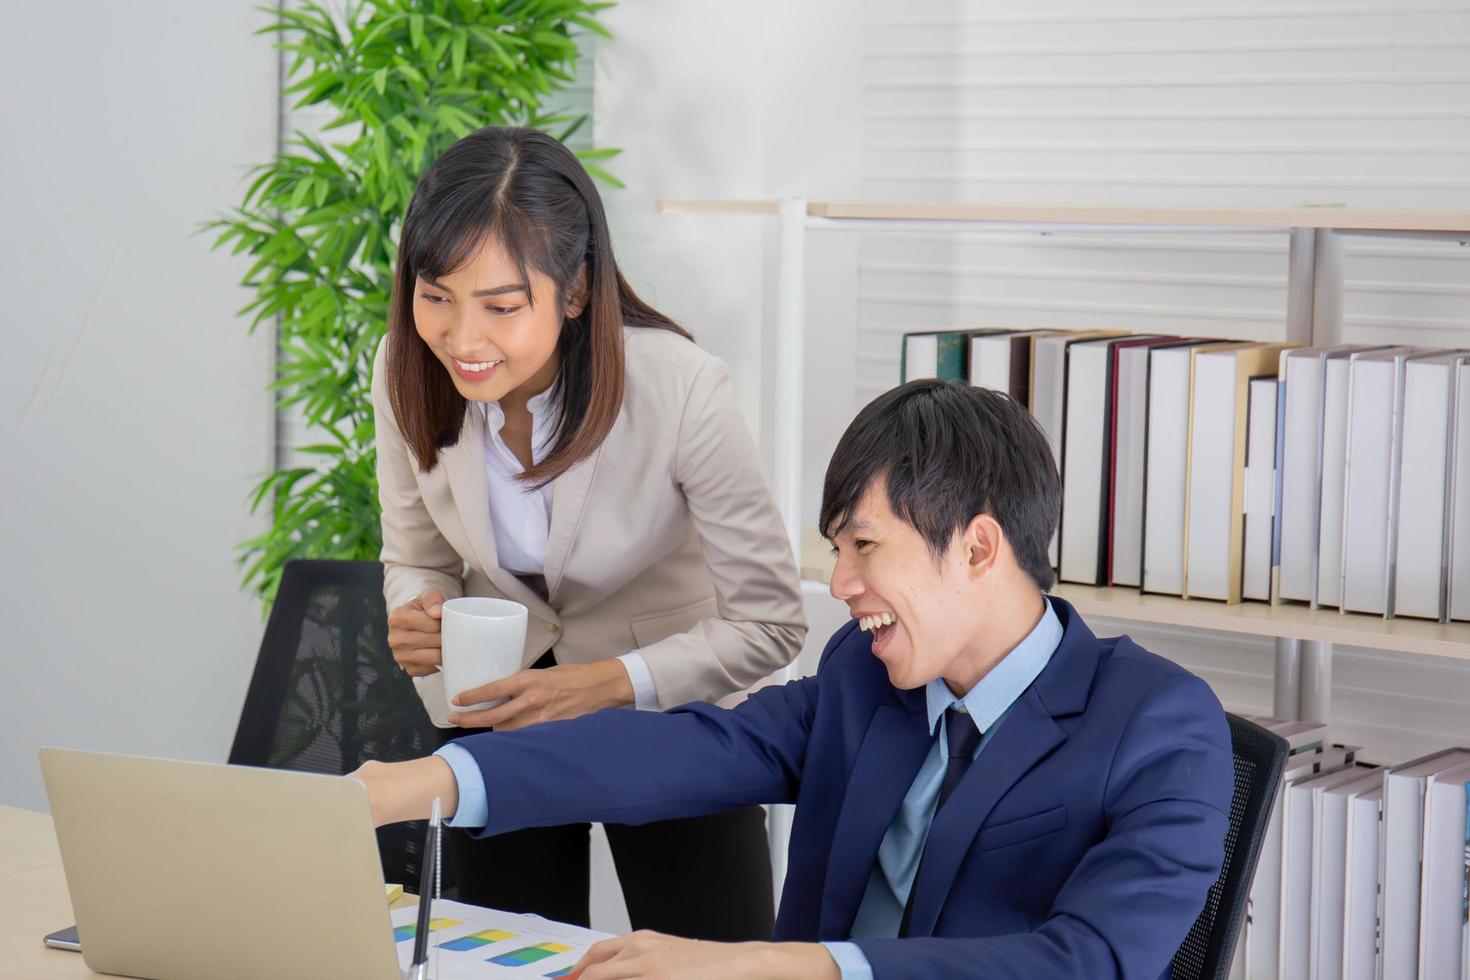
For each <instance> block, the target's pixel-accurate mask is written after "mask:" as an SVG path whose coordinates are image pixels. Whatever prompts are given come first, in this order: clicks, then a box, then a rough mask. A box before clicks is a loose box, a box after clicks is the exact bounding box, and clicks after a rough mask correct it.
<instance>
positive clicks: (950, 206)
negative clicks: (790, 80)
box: [658, 198, 1470, 234]
mask: <svg viewBox="0 0 1470 980" xmlns="http://www.w3.org/2000/svg"><path fill="white" fill-rule="evenodd" d="M777 208H778V202H777V201H775V200H768V199H750V200H741V199H713V198H712V199H696V198H662V199H660V200H659V202H658V209H659V211H661V212H664V213H670V214H674V213H677V214H765V215H771V214H775V213H776V212H777ZM807 214H808V215H810V216H812V217H815V218H831V219H836V220H842V219H876V220H889V221H996V222H1026V223H1036V224H1081V225H1151V226H1169V225H1178V226H1180V227H1204V228H1260V229H1261V230H1263V231H1265V230H1271V229H1281V228H1336V229H1340V230H1343V231H1418V232H1466V233H1467V234H1470V211H1423V210H1417V211H1411V210H1403V211H1399V210H1386V209H1364V208H1346V207H1280V208H1190V207H1144V206H1135V205H1116V204H1100V205H1080V204H1061V205H1050V204H983V203H976V204H962V203H953V202H951V203H945V202H932V203H922V202H920V203H911V204H910V203H901V202H883V201H809V202H808V203H807Z"/></svg>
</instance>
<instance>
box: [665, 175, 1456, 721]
mask: <svg viewBox="0 0 1470 980" xmlns="http://www.w3.org/2000/svg"><path fill="white" fill-rule="evenodd" d="M658 210H659V211H660V212H662V213H666V214H686V215H705V216H710V217H715V216H736V217H739V216H747V217H758V218H765V219H770V218H773V217H774V218H775V219H776V221H777V225H778V236H777V249H778V256H777V270H778V272H777V284H776V352H775V361H776V371H775V372H774V373H773V376H772V380H771V384H772V388H771V389H770V390H769V396H770V397H769V400H770V402H771V404H772V405H773V407H774V413H775V423H776V424H775V432H776V446H775V460H774V463H775V466H774V471H773V474H772V476H773V479H772V482H773V485H774V490H775V492H776V499H777V503H778V505H779V506H780V508H781V512H782V516H783V517H784V519H785V520H786V525H787V529H788V533H789V534H790V536H791V546H792V551H793V553H794V554H796V555H797V556H798V560H799V563H800V567H801V573H802V577H803V578H804V579H805V580H806V581H807V582H808V583H810V587H812V588H818V587H820V585H819V583H821V584H825V582H826V580H827V579H828V578H829V577H830V567H831V565H830V560H829V558H828V549H827V547H826V545H825V544H824V543H823V542H822V541H821V538H820V536H819V535H817V534H816V532H815V531H814V530H812V529H810V528H808V529H805V530H803V528H802V525H801V502H802V501H801V486H800V479H801V477H800V474H801V465H802V462H803V459H802V446H801V439H802V427H803V405H802V399H803V394H804V391H803V389H804V383H803V379H804V362H805V356H806V351H805V325H806V310H805V294H804V291H805V278H806V236H807V235H808V234H809V233H812V232H843V231H847V232H853V231H861V232H914V231H924V232H931V233H943V232H966V233H975V232H980V233H984V232H1017V231H1023V232H1026V231H1030V232H1037V233H1042V234H1044V233H1048V232H1057V231H1063V230H1065V231H1069V232H1087V231H1092V232H1111V233H1117V232H1126V233H1138V234H1149V233H1161V232H1179V231H1190V232H1204V233H1211V234H1230V233H1243V232H1279V233H1282V234H1286V235H1288V236H1289V249H1288V259H1287V263H1288V268H1287V310H1286V331H1285V336H1284V337H1282V338H1281V339H1283V340H1286V341H1291V342H1295V343H1300V344H1303V345H1313V344H1325V343H1333V342H1335V341H1336V339H1337V338H1338V337H1339V336H1340V334H1341V325H1342V293H1343V243H1344V239H1345V238H1346V237H1347V236H1386V237H1396V238H1413V239H1430V240H1441V241H1451V242H1458V243H1460V244H1461V245H1466V246H1470V211H1411V210H1404V211H1392V210H1365V209H1356V208H1347V207H1284V208H1193V207H1134V206H1117V205H1095V206H1094V205H1046V204H1033V205H1028V204H983V203H976V204H958V203H883V202H851V201H809V200H807V199H805V198H787V199H779V200H778V199H749V200H735V199H718V200H716V199H702V200H695V199H674V198H670V199H663V200H660V201H659V202H658ZM1056 594H1057V595H1059V596H1061V597H1062V598H1065V599H1066V600H1068V601H1069V602H1071V603H1073V604H1074V605H1075V606H1076V607H1077V608H1078V609H1079V610H1080V611H1081V612H1082V613H1083V614H1084V615H1086V616H1094V617H1104V618H1108V619H1112V620H1115V621H1122V622H1133V623H1149V624H1157V625H1167V626H1182V627H1187V628H1192V629H1206V630H1219V631H1224V632H1230V633H1243V634H1250V635H1255V636H1268V637H1273V638H1274V639H1275V640H1276V699H1275V700H1276V703H1275V705H1274V713H1275V715H1276V716H1277V717H1279V718H1284V719H1289V718H1300V719H1303V720H1309V721H1319V722H1326V721H1327V720H1328V715H1329V713H1330V692H1331V667H1332V646H1333V644H1338V643H1341V644H1347V645H1352V646H1362V647H1369V648H1372V649H1378V650H1387V651H1393V652H1401V653H1411V654H1421V655H1427V656H1435V657H1448V658H1453V659H1460V660H1470V623H1449V624H1440V623H1434V622H1428V621H1423V620H1413V619H1407V618H1396V619H1391V620H1385V619H1381V618H1378V617H1374V616H1368V615H1362V614H1356V613H1342V612H1339V611H1338V610H1336V609H1311V608H1309V607H1307V606H1305V605H1300V604H1295V603H1281V604H1266V603H1259V602H1245V603H1241V604H1238V605H1233V606H1230V605H1225V604H1223V603H1217V602H1212V601H1209V600H1199V599H1180V598H1177V597H1172V596H1162V595H1145V594H1142V593H1140V592H1139V591H1138V590H1136V589H1127V588H1088V587H1084V586H1075V585H1067V584H1063V585H1059V586H1058V587H1057V589H1056Z"/></svg>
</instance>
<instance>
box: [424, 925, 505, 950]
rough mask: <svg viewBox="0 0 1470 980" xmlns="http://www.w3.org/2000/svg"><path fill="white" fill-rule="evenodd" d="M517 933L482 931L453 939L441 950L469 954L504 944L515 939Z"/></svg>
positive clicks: (442, 946)
mask: <svg viewBox="0 0 1470 980" xmlns="http://www.w3.org/2000/svg"><path fill="white" fill-rule="evenodd" d="M515 937H516V933H513V932H506V931H505V930H504V929H482V930H480V931H479V932H472V933H470V934H469V935H468V936H460V937H459V938H458V939H451V940H450V941H449V942H447V943H440V944H439V948H440V949H448V950H453V951H454V952H456V953H467V952H469V951H470V950H475V949H479V948H480V947H481V946H489V945H490V944H491V943H503V942H505V941H506V940H507V939H514V938H515Z"/></svg>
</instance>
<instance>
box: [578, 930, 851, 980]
mask: <svg viewBox="0 0 1470 980" xmlns="http://www.w3.org/2000/svg"><path fill="white" fill-rule="evenodd" d="M638 977H645V978H648V980H654V978H662V977H699V978H700V980H736V978H753V977H761V978H769V980H778V978H780V980H784V978H786V977H791V978H793V980H840V977H841V974H840V972H839V971H838V969H837V964H836V963H834V962H833V961H832V955H831V954H830V953H828V952H827V950H826V948H825V947H823V946H822V945H821V944H820V943H711V942H704V941H702V940H697V939H679V938H677V937H674V936H665V935H663V934H662V933H657V932H647V931H640V932H632V933H629V934H628V935H626V936H619V937H617V938H616V939H607V940H604V941H603V942H600V943H598V944H597V945H595V946H593V947H592V948H591V949H589V950H588V951H587V955H586V956H583V957H582V958H581V959H580V960H578V961H577V964H576V965H575V966H573V967H572V972H571V973H570V974H568V980H634V978H638Z"/></svg>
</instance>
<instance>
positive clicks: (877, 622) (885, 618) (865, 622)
mask: <svg viewBox="0 0 1470 980" xmlns="http://www.w3.org/2000/svg"><path fill="white" fill-rule="evenodd" d="M896 622H898V617H897V616H895V615H893V613H882V614H880V615H877V616H864V617H863V618H862V619H860V620H858V625H859V626H861V627H862V628H863V629H864V630H867V631H868V632H869V633H871V632H872V631H873V630H875V629H877V628H878V627H880V626H892V625H893V624H894V623H896Z"/></svg>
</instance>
